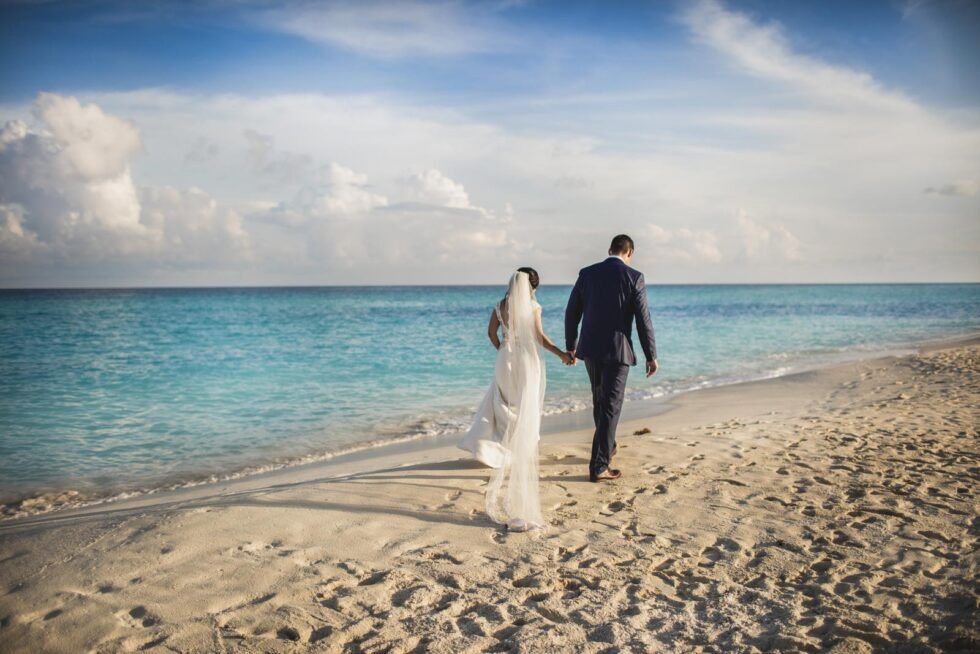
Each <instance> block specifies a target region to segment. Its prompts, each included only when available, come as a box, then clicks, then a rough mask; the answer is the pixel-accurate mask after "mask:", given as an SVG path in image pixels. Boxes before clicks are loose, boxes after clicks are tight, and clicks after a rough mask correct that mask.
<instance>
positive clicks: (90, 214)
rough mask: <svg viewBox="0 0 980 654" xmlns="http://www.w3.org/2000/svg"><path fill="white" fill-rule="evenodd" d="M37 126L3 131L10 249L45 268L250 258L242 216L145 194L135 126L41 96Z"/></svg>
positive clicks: (3, 202)
mask: <svg viewBox="0 0 980 654" xmlns="http://www.w3.org/2000/svg"><path fill="white" fill-rule="evenodd" d="M33 113H34V117H35V121H36V126H35V127H29V126H28V125H27V124H25V123H23V122H20V121H9V122H8V123H7V124H6V125H5V126H4V128H3V129H2V130H0V207H3V213H2V216H3V221H2V226H0V230H2V237H0V239H2V242H3V247H4V249H5V251H6V252H7V254H11V253H12V251H13V250H17V251H18V253H19V254H18V259H19V260H24V259H25V257H27V256H28V255H31V256H34V257H40V258H42V259H43V260H44V261H46V262H47V263H55V262H57V261H63V262H79V261H82V262H92V261H107V260H110V261H111V260H114V259H115V260H121V259H129V260H131V261H134V260H146V259H147V258H150V259H153V260H156V261H160V262H174V261H183V262H187V261H194V260H200V261H211V260H213V259H214V258H215V257H216V256H217V257H220V256H222V254H224V253H230V252H233V253H239V254H240V253H242V252H244V251H246V250H247V237H246V235H245V234H244V232H243V230H242V224H241V218H240V217H239V216H237V214H235V213H234V212H233V211H231V210H229V209H220V208H218V207H217V205H216V203H215V202H214V200H213V199H211V198H210V197H208V196H207V194H205V193H204V192H203V191H200V190H197V189H191V190H190V191H178V190H176V189H172V188H153V187H139V186H137V185H136V184H135V183H134V181H133V178H132V175H131V172H130V165H131V162H132V159H133V158H134V157H135V156H136V155H137V154H139V153H140V152H142V141H141V137H140V132H139V130H138V129H137V128H136V127H135V126H134V125H133V124H131V123H130V122H128V121H126V120H123V119H121V118H119V117H117V116H113V115H111V114H108V113H106V112H104V111H103V110H102V109H101V108H100V107H98V106H97V105H95V104H82V103H80V102H79V101H78V100H77V99H76V98H74V97H70V96H61V95H55V94H50V93H42V94H41V95H39V96H38V98H37V100H36V102H35V103H34V107H33Z"/></svg>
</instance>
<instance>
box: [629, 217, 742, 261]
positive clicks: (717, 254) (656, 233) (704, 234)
mask: <svg viewBox="0 0 980 654" xmlns="http://www.w3.org/2000/svg"><path fill="white" fill-rule="evenodd" d="M640 235H641V236H642V237H645V238H646V239H648V240H649V241H650V250H651V252H652V253H653V257H652V258H653V259H654V260H657V261H667V262H680V263H688V262H704V263H717V262H719V261H721V260H722V258H723V257H722V253H721V250H720V249H719V247H718V242H719V238H718V234H716V233H715V232H714V231H713V230H710V229H690V228H687V227H681V228H678V229H665V228H664V227H661V226H660V225H656V224H649V225H646V227H645V228H644V229H643V230H642V231H641V232H640Z"/></svg>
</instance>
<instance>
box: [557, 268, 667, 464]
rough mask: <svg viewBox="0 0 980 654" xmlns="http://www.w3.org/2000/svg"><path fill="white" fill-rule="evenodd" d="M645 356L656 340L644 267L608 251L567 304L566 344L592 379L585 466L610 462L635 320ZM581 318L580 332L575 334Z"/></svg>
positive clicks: (632, 358) (632, 360) (651, 355)
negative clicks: (591, 421) (588, 457)
mask: <svg viewBox="0 0 980 654" xmlns="http://www.w3.org/2000/svg"><path fill="white" fill-rule="evenodd" d="M634 319H635V320H636V331H637V335H638V336H639V339H640V347H641V348H643V354H644V356H645V357H646V359H647V361H652V360H653V359H656V358H657V344H656V340H655V339H654V335H653V323H652V322H651V321H650V308H649V306H648V305H647V293H646V283H645V282H644V279H643V273H641V272H640V271H638V270H634V269H633V268H630V267H629V266H627V265H626V263H625V262H624V261H623V260H622V259H620V258H619V257H609V258H608V259H606V260H605V261H602V262H600V263H597V264H594V265H592V266H589V267H587V268H583V269H582V270H580V271H579V274H578V280H576V282H575V287H574V288H572V293H571V295H570V296H569V298H568V306H567V307H566V308H565V347H566V349H568V350H575V356H576V357H577V358H579V359H582V360H584V361H585V368H586V370H587V371H588V373H589V381H590V382H591V384H592V417H593V419H594V420H595V427H596V430H595V436H594V437H593V439H592V458H591V460H590V461H589V472H590V473H591V474H592V475H597V474H600V473H602V472H603V471H604V470H606V469H607V468H608V467H609V460H610V458H611V457H612V449H613V447H614V445H615V443H616V426H617V424H618V423H619V414H620V412H621V411H622V408H623V399H624V397H625V395H626V376H627V374H628V373H629V367H630V366H633V365H636V354H635V352H634V351H633V339H632V336H631V334H632V332H633V321H634ZM579 322H581V323H582V333H581V336H580V335H579Z"/></svg>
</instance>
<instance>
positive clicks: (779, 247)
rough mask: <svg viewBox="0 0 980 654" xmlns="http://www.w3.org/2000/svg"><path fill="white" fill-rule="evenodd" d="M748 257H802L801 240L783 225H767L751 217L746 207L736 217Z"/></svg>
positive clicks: (774, 258)
mask: <svg viewBox="0 0 980 654" xmlns="http://www.w3.org/2000/svg"><path fill="white" fill-rule="evenodd" d="M736 220H737V224H738V231H739V234H740V235H741V241H742V247H743V252H744V255H745V257H746V258H747V259H755V260H762V261H770V262H771V261H773V260H779V259H782V260H785V261H796V260H798V259H800V241H799V239H798V238H796V237H795V236H793V234H792V233H791V232H790V231H789V230H788V229H786V228H785V227H784V226H782V225H765V224H763V223H761V222H759V221H757V220H753V219H752V218H750V217H749V214H748V212H747V211H745V210H744V209H739V210H738V216H737V218H736Z"/></svg>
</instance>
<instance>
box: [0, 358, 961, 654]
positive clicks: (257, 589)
mask: <svg viewBox="0 0 980 654" xmlns="http://www.w3.org/2000/svg"><path fill="white" fill-rule="evenodd" d="M977 406H980V339H976V338H974V339H971V340H970V341H968V342H967V343H966V344H957V345H952V344H934V345H931V346H927V347H923V348H922V349H921V350H920V351H919V352H917V353H916V354H912V355H908V356H904V357H886V358H880V359H874V360H865V361H860V362H852V363H849V364H845V365H840V366H836V367H830V368H823V369H820V370H812V371H808V372H801V373H798V374H794V375H788V376H785V377H780V378H774V379H768V380H762V381H756V382H749V383H743V384H733V385H730V386H725V387H716V388H712V389H707V390H704V391H701V392H697V393H687V394H684V395H682V396H679V397H677V398H675V399H674V401H672V402H670V403H669V410H667V411H665V412H663V413H660V414H659V415H656V416H654V417H652V418H639V419H627V420H625V421H623V422H621V425H620V430H619V434H620V438H619V448H620V452H619V454H617V460H616V464H617V467H620V468H622V469H623V470H624V473H625V474H624V476H623V477H622V478H621V479H619V480H617V481H616V482H610V483H599V484H595V483H589V481H588V476H587V474H586V464H587V458H588V452H589V443H590V440H591V430H590V429H587V428H586V429H579V430H572V431H566V432H561V433H556V434H551V435H547V436H545V437H543V438H542V444H541V454H540V456H541V460H540V462H541V466H540V471H541V472H540V492H541V502H542V509H543V510H544V514H545V519H546V520H547V521H548V522H549V526H548V528H547V529H546V530H544V531H542V532H530V533H518V534H513V533H508V532H507V531H506V530H504V529H501V528H500V527H499V526H498V525H494V524H493V523H492V522H491V521H490V520H489V518H488V517H487V516H486V515H485V512H484V489H485V486H486V482H487V477H488V475H487V469H486V468H483V467H482V466H480V465H478V464H475V463H474V462H472V461H469V460H468V459H467V458H466V456H465V455H464V454H463V453H462V452H461V451H459V450H456V449H455V447H454V443H452V442H449V443H446V444H444V445H443V446H441V447H437V448H432V449H428V450H425V451H424V452H420V453H417V454H413V455H412V456H411V457H410V459H411V461H412V462H409V458H408V457H406V456H405V452H401V453H397V452H389V454H388V455H387V456H385V457H382V458H379V457H377V456H362V457H356V456H351V457H350V459H349V460H347V461H345V462H344V465H343V466H336V465H333V466H317V465H311V466H307V467H304V468H294V469H291V470H289V471H287V472H280V473H274V474H269V475H267V476H264V477H251V478H248V479H244V480H240V481H238V482H235V483H229V484H218V485H213V486H206V487H197V488H192V489H187V490H186V491H181V492H174V493H172V494H170V495H168V496H167V497H163V496H162V495H161V496H149V497H144V498H134V499H132V500H127V501H126V502H119V503H114V504H107V505H103V506H101V507H90V508H87V509H79V510H75V511H63V512H56V513H51V514H47V515H42V516H36V517H33V518H25V519H22V520H19V521H10V522H6V523H3V524H0V619H2V622H0V638H2V639H3V641H4V645H5V651H10V652H12V653H13V652H37V651H45V652H74V651H98V652H129V651H146V652H151V653H159V654H162V653H163V652H172V651H179V652H204V651H215V650H218V651H234V652H255V651H267V652H291V653H292V652H295V653H299V652H307V651H326V652H338V653H339V652H347V651H362V652H363V651H379V652H380V651H391V652H401V653H402V654H409V653H411V652H421V651H429V652H434V653H442V652H446V653H447V654H448V653H452V654H456V653H459V652H474V653H476V652H486V651H535V652H537V651H542V652H544V651H554V652H559V651H560V652H565V651H574V652H582V653H587V654H601V653H602V652H606V651H610V650H611V649H615V650H618V651H649V652H673V651H690V652H697V653H703V654H708V653H710V652H718V651H725V652H733V653H735V654H743V653H744V654H758V652H760V651H794V652H820V651H829V652H833V653H834V654H845V653H846V654H855V653H857V654H867V653H870V652H872V651H917V652H918V651H921V652H929V653H935V654H939V652H945V651H975V650H976V649H977V647H980V588H978V587H977V585H976V581H975V580H976V579H977V576H978V574H980V559H978V558H977V555H976V553H977V551H978V547H980V540H978V535H977V533H976V524H977V521H978V520H980V515H978V513H977V505H976V502H975V500H974V493H975V488H976V484H977V483H980V477H978V470H980V468H978V465H980V441H978V439H980V432H978V425H980V414H978V413H977V409H976V407H977ZM644 430H648V431H644Z"/></svg>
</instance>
